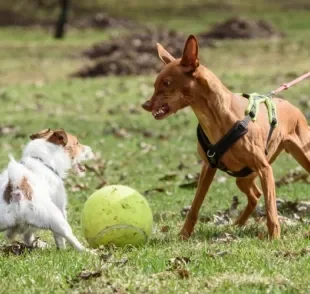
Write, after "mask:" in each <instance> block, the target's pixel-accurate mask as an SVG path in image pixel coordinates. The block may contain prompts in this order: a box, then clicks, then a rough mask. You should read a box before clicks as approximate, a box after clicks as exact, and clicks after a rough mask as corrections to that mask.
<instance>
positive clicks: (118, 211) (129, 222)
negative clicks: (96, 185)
mask: <svg viewBox="0 0 310 294" xmlns="http://www.w3.org/2000/svg"><path fill="white" fill-rule="evenodd" d="M152 225H153V215H152V212H151V209H150V207H149V205H148V203H147V201H146V199H145V198H144V197H143V196H142V195H141V194H140V193H138V192H137V191H136V190H134V189H132V188H130V187H126V186H122V185H111V186H105V187H103V188H102V189H100V190H97V191H96V192H95V193H93V194H92V195H91V196H90V197H89V198H88V199H87V201H86V202H85V205H84V208H83V210H82V214H81V226H82V230H83V233H84V236H85V238H86V240H87V242H88V243H89V245H90V246H91V247H93V248H97V247H99V246H100V245H107V244H114V245H116V246H124V245H127V244H131V245H140V244H143V243H145V242H146V241H147V239H148V237H149V236H150V235H151V232H152Z"/></svg>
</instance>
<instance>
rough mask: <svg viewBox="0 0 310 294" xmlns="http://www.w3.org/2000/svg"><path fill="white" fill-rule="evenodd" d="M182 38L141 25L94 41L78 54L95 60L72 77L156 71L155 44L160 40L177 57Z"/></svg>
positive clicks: (156, 56)
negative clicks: (95, 42)
mask: <svg viewBox="0 0 310 294" xmlns="http://www.w3.org/2000/svg"><path fill="white" fill-rule="evenodd" d="M186 37H187V36H185V35H183V34H181V33H178V32H176V31H173V30H165V29H159V28H155V29H154V28H145V29H143V30H139V31H136V32H134V33H132V34H129V35H125V36H123V37H117V38H113V39H112V40H110V41H107V42H102V43H98V44H95V45H93V46H92V47H91V48H89V49H87V50H85V51H84V52H83V53H82V55H83V56H85V57H87V58H89V59H92V60H95V61H96V62H95V63H94V65H92V66H86V67H84V68H82V69H80V70H79V71H77V72H76V73H74V74H72V76H74V77H82V78H86V77H96V76H105V75H117V76H124V75H140V74H149V73H153V72H158V71H160V70H161V69H162V67H163V64H162V62H161V61H160V59H159V58H158V55H157V51H156V43H157V42H159V43H161V44H162V45H163V46H164V47H165V48H166V49H167V50H168V51H169V52H170V53H171V54H172V55H173V56H176V57H180V56H182V52H183V47H184V44H185V41H186ZM205 45H206V44H205Z"/></svg>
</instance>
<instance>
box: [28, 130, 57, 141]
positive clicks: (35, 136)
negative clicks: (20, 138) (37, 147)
mask: <svg viewBox="0 0 310 294" xmlns="http://www.w3.org/2000/svg"><path fill="white" fill-rule="evenodd" d="M51 132H52V131H51V129H44V130H42V131H40V132H38V133H35V134H32V135H31V136H29V138H30V139H31V140H35V139H41V138H46V137H47V136H48V135H49V134H50V133H51Z"/></svg>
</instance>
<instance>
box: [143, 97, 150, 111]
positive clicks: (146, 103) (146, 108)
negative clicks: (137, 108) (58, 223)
mask: <svg viewBox="0 0 310 294" xmlns="http://www.w3.org/2000/svg"><path fill="white" fill-rule="evenodd" d="M152 105H153V103H152V101H151V100H147V101H146V102H144V103H143V104H142V108H143V109H144V110H146V111H152Z"/></svg>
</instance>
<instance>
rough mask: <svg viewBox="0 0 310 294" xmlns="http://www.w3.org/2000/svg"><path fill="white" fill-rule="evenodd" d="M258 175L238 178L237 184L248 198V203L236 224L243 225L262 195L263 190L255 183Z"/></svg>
mask: <svg viewBox="0 0 310 294" xmlns="http://www.w3.org/2000/svg"><path fill="white" fill-rule="evenodd" d="M255 178H256V176H254V177H253V176H252V177H250V178H238V179H237V180H236V184H237V186H238V188H239V189H240V191H241V192H243V193H244V194H245V195H246V196H247V198H248V204H247V206H246V208H245V209H244V211H243V212H242V213H241V214H240V215H239V217H238V218H237V220H236V221H235V225H239V226H243V225H244V224H245V223H246V221H247V220H248V218H249V217H250V215H251V214H252V212H253V211H254V209H255V208H256V205H257V202H258V199H259V197H260V196H261V195H262V192H261V190H260V189H259V188H258V187H257V185H256V184H255Z"/></svg>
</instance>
